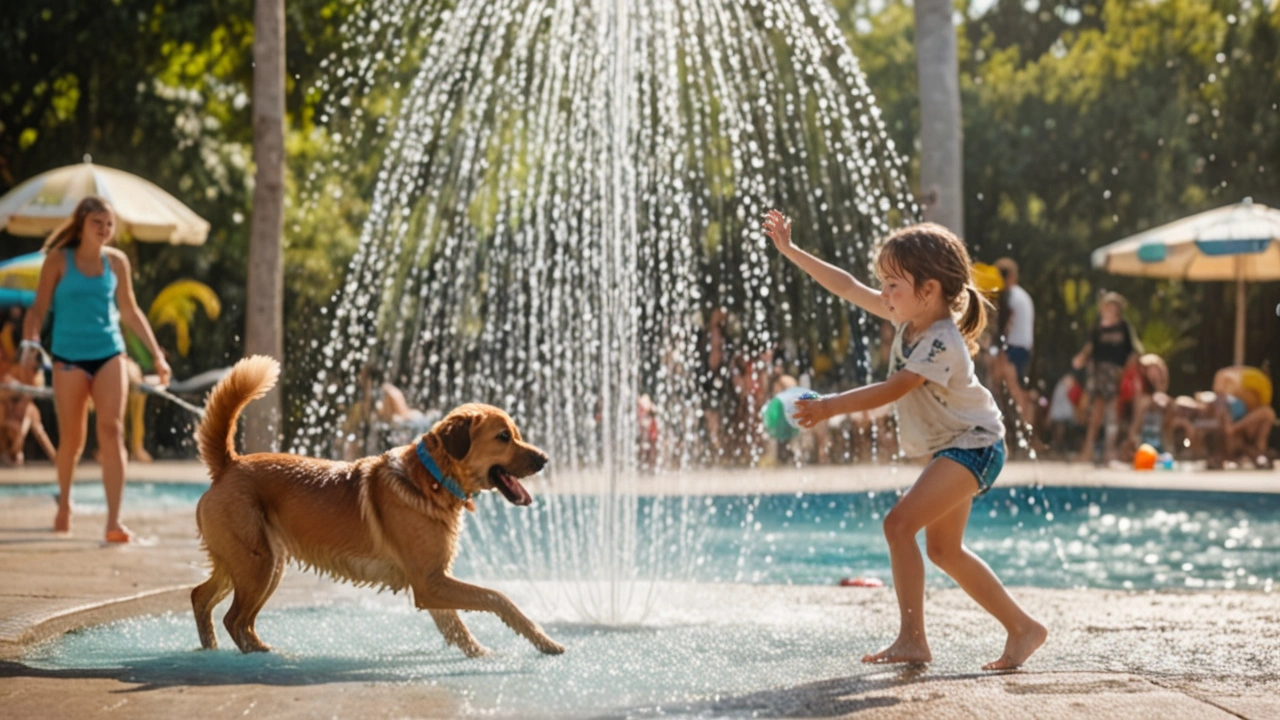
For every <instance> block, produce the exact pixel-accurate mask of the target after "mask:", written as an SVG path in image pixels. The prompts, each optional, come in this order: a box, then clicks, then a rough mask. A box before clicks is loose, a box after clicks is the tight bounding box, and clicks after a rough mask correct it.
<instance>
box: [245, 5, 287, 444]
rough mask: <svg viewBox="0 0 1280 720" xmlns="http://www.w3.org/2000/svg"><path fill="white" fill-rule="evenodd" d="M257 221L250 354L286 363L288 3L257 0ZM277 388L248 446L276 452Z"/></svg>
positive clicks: (251, 413) (249, 427) (256, 416)
mask: <svg viewBox="0 0 1280 720" xmlns="http://www.w3.org/2000/svg"><path fill="white" fill-rule="evenodd" d="M253 62H254V67H253V162H254V165H255V166H256V169H255V172H254V183H255V184H254V188H253V219H252V222H251V224H250V229H249V273H248V279H249V286H248V297H247V305H248V307H246V308H245V342H244V345H245V348H244V349H245V353H246V354H249V355H255V354H257V355H270V356H271V357H274V358H276V359H277V360H281V361H283V360H284V342H283V334H284V305H283V297H284V272H283V263H282V256H283V254H284V252H283V248H282V235H283V233H284V70H285V68H284V0H255V3H254V15H253ZM280 417H281V415H280V395H279V392H278V391H275V390H273V391H272V392H271V393H270V394H269V395H267V397H265V398H263V399H261V400H259V401H257V402H255V403H253V404H251V405H249V407H248V408H247V409H246V412H245V447H246V449H247V450H248V451H249V452H262V451H265V450H273V449H275V447H276V445H277V444H278V443H277V441H278V439H279V436H280Z"/></svg>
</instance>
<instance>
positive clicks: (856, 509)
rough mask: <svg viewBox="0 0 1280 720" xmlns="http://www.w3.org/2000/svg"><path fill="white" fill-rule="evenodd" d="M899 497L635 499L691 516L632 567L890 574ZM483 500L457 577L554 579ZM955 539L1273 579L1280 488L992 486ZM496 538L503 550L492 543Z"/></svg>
mask: <svg viewBox="0 0 1280 720" xmlns="http://www.w3.org/2000/svg"><path fill="white" fill-rule="evenodd" d="M896 500H897V494H896V493H858V494H838V495H837V494H831V495H825V494H819V495H766V496H759V497H712V496H707V497H698V498H692V499H688V498H657V499H655V498H644V499H642V500H641V502H640V504H639V508H638V513H639V514H640V515H641V516H642V517H660V518H667V519H668V520H669V521H670V519H673V518H682V517H690V516H691V517H693V518H695V521H694V522H692V523H691V525H692V526H693V528H692V529H691V530H689V531H688V532H687V533H686V535H687V536H688V537H689V538H690V540H691V542H690V543H688V544H689V545H690V546H692V547H693V548H695V549H694V550H693V551H692V552H691V553H689V554H688V556H687V557H686V558H684V559H683V560H682V561H681V562H678V563H672V562H670V561H669V555H670V554H671V553H672V552H676V551H677V550H678V547H677V545H676V544H675V543H673V541H672V536H673V535H674V533H654V534H653V535H654V537H657V538H658V540H655V541H653V543H651V544H656V543H671V544H672V547H656V548H655V547H646V546H645V545H644V544H643V543H641V547H640V548H638V550H637V551H636V553H635V555H636V557H637V558H638V559H639V564H640V566H641V567H639V568H638V569H637V570H635V572H636V573H637V574H638V575H639V576H641V577H645V576H659V577H666V578H668V579H675V580H694V581H698V582H733V583H753V584H761V583H763V584H774V583H779V584H793V585H830V584H834V583H837V582H839V581H840V580H841V579H842V578H846V577H874V578H879V579H882V580H884V581H885V582H888V581H889V579H890V570H889V555H888V547H887V545H886V544H885V541H884V537H883V535H882V534H881V523H882V522H883V519H884V514H885V513H887V512H888V511H889V509H890V508H891V507H893V504H894V503H895V502H896ZM486 505H487V506H486V507H482V508H481V511H480V512H481V514H486V513H487V516H486V518H485V520H484V524H483V526H480V527H472V528H469V531H470V532H472V533H473V534H475V535H477V537H476V538H474V542H465V543H463V545H462V551H461V554H460V556H459V564H458V572H459V574H460V575H461V574H466V573H475V574H478V575H482V576H490V577H504V578H509V577H530V578H531V579H535V580H542V579H555V577H554V566H555V564H556V563H554V562H546V561H545V558H541V557H533V558H532V561H530V557H529V555H531V554H532V555H535V556H536V555H537V552H538V549H539V548H542V547H547V546H549V545H550V543H549V542H546V541H545V540H544V539H545V538H546V537H549V536H550V535H551V533H550V532H549V531H548V529H547V528H546V527H545V526H543V527H539V526H537V525H536V524H530V523H529V522H528V518H529V515H528V514H524V515H522V514H521V513H520V510H519V509H512V508H510V507H507V506H505V504H502V503H486ZM561 522H563V521H561ZM481 527H482V528H483V530H484V532H483V533H480V532H477V530H479V529H480V528H481ZM495 538H496V539H498V540H499V541H506V542H495ZM528 538H534V539H533V540H532V541H530V540H528ZM965 541H966V543H967V544H968V545H969V547H970V548H971V549H973V550H974V551H975V552H977V553H978V555H980V556H981V557H982V558H983V559H985V560H986V561H987V562H988V563H989V564H990V565H991V567H992V568H993V569H994V570H995V571H996V573H997V574H998V575H999V576H1000V577H1001V579H1002V580H1003V581H1004V582H1005V583H1006V584H1008V585H1023V586H1035V587H1048V588H1107V589H1186V588H1212V589H1256V590H1269V589H1271V587H1272V586H1273V585H1274V584H1275V582H1276V580H1277V579H1280V496H1277V495H1269V494H1243V493H1212V492H1182V491H1166V490H1129V489H1121V490H1117V489H1096V488H1092V489H1081V488H1057V487H1055V488H1035V487H1013V488H999V487H997V489H996V490H993V491H992V492H990V493H988V494H987V495H984V496H982V497H980V498H978V499H977V500H976V501H975V503H974V506H973V512H972V515H971V516H970V520H969V527H968V530H967V531H966V533H965ZM921 542H922V543H923V539H922V540H921ZM495 545H505V546H506V547H507V548H508V549H509V550H511V552H509V553H507V554H506V555H502V554H495V553H493V552H492V549H493V547H494V546H495ZM474 553H484V555H483V558H482V560H481V561H477V559H476V557H475V555H474ZM495 555H496V556H497V557H498V558H509V560H510V561H509V562H507V563H505V564H504V563H502V562H500V561H495V559H494V558H495ZM646 563H649V564H650V565H651V566H652V567H649V568H646V567H644V565H645V564H646ZM529 568H534V570H533V571H532V572H531V571H530V570H529ZM927 572H928V581H929V582H930V583H931V584H932V585H935V586H951V581H950V579H949V578H947V577H946V576H945V575H944V574H943V573H941V572H940V571H937V570H936V569H935V568H933V567H932V566H930V567H929V568H928V570H927Z"/></svg>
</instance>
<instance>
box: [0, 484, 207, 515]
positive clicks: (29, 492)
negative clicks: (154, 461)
mask: <svg viewBox="0 0 1280 720" xmlns="http://www.w3.org/2000/svg"><path fill="white" fill-rule="evenodd" d="M208 489H209V484H208V483H175V482H129V483H127V484H126V485H125V491H124V492H125V495H124V497H125V500H124V501H125V503H127V507H128V508H131V509H135V510H155V509H167V508H184V507H195V505H196V502H197V501H199V500H200V496H201V495H203V494H204V491H205V490H208ZM41 496H44V497H48V498H49V499H50V501H51V502H56V501H57V498H58V486H57V485H56V484H52V483H23V484H15V485H8V484H4V485H0V501H3V500H5V499H6V498H20V497H41ZM71 502H72V503H73V504H74V505H75V506H76V507H78V508H82V509H84V510H89V511H99V510H101V511H102V512H106V507H107V499H106V496H105V495H103V491H102V483H100V482H79V483H75V484H74V485H72V487H71Z"/></svg>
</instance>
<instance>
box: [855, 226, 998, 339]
mask: <svg viewBox="0 0 1280 720" xmlns="http://www.w3.org/2000/svg"><path fill="white" fill-rule="evenodd" d="M876 263H877V265H879V266H880V267H881V268H884V269H886V270H893V271H896V272H897V273H899V274H902V273H906V274H908V275H910V276H911V279H912V281H913V282H914V283H915V290H916V293H917V294H919V292H920V288H922V287H923V286H924V284H925V283H926V282H928V281H930V280H937V281H938V284H939V285H940V286H941V287H942V297H943V299H945V300H946V302H947V305H948V306H949V307H950V308H951V312H952V314H953V315H958V316H959V322H958V323H957V324H958V325H959V327H960V334H961V335H963V336H964V339H965V343H966V344H967V345H968V346H969V354H970V355H973V354H974V353H976V352H977V351H978V342H977V339H978V336H979V335H981V334H982V330H983V328H985V327H986V325H987V307H988V305H989V303H988V302H987V300H986V298H984V297H983V296H982V293H980V292H979V291H978V288H977V286H975V285H974V284H973V262H972V261H970V259H969V250H968V248H966V247H965V246H964V241H963V240H961V239H960V238H958V237H956V235H955V233H953V232H951V231H950V230H948V229H946V228H945V227H943V226H941V225H937V224H935V223H921V224H919V225H912V226H911V227H906V228H903V229H901V230H898V231H897V232H895V233H893V234H892V235H890V236H889V238H888V239H887V240H885V242H884V245H883V246H882V247H881V248H880V256H879V257H878V258H877V259H876ZM1001 332H1003V330H1001Z"/></svg>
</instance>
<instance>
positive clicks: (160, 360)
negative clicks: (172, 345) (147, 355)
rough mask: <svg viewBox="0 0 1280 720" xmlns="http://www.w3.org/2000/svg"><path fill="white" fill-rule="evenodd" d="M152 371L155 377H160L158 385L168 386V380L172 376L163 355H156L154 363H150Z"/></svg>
mask: <svg viewBox="0 0 1280 720" xmlns="http://www.w3.org/2000/svg"><path fill="white" fill-rule="evenodd" d="M152 369H153V370H155V371H156V375H159V376H160V384H161V385H166V386H167V385H168V384H169V379H170V378H171V376H172V375H173V371H172V370H170V369H169V363H168V362H167V361H166V360H165V359H164V355H161V354H157V355H156V356H155V361H154V362H153V363H152Z"/></svg>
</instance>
